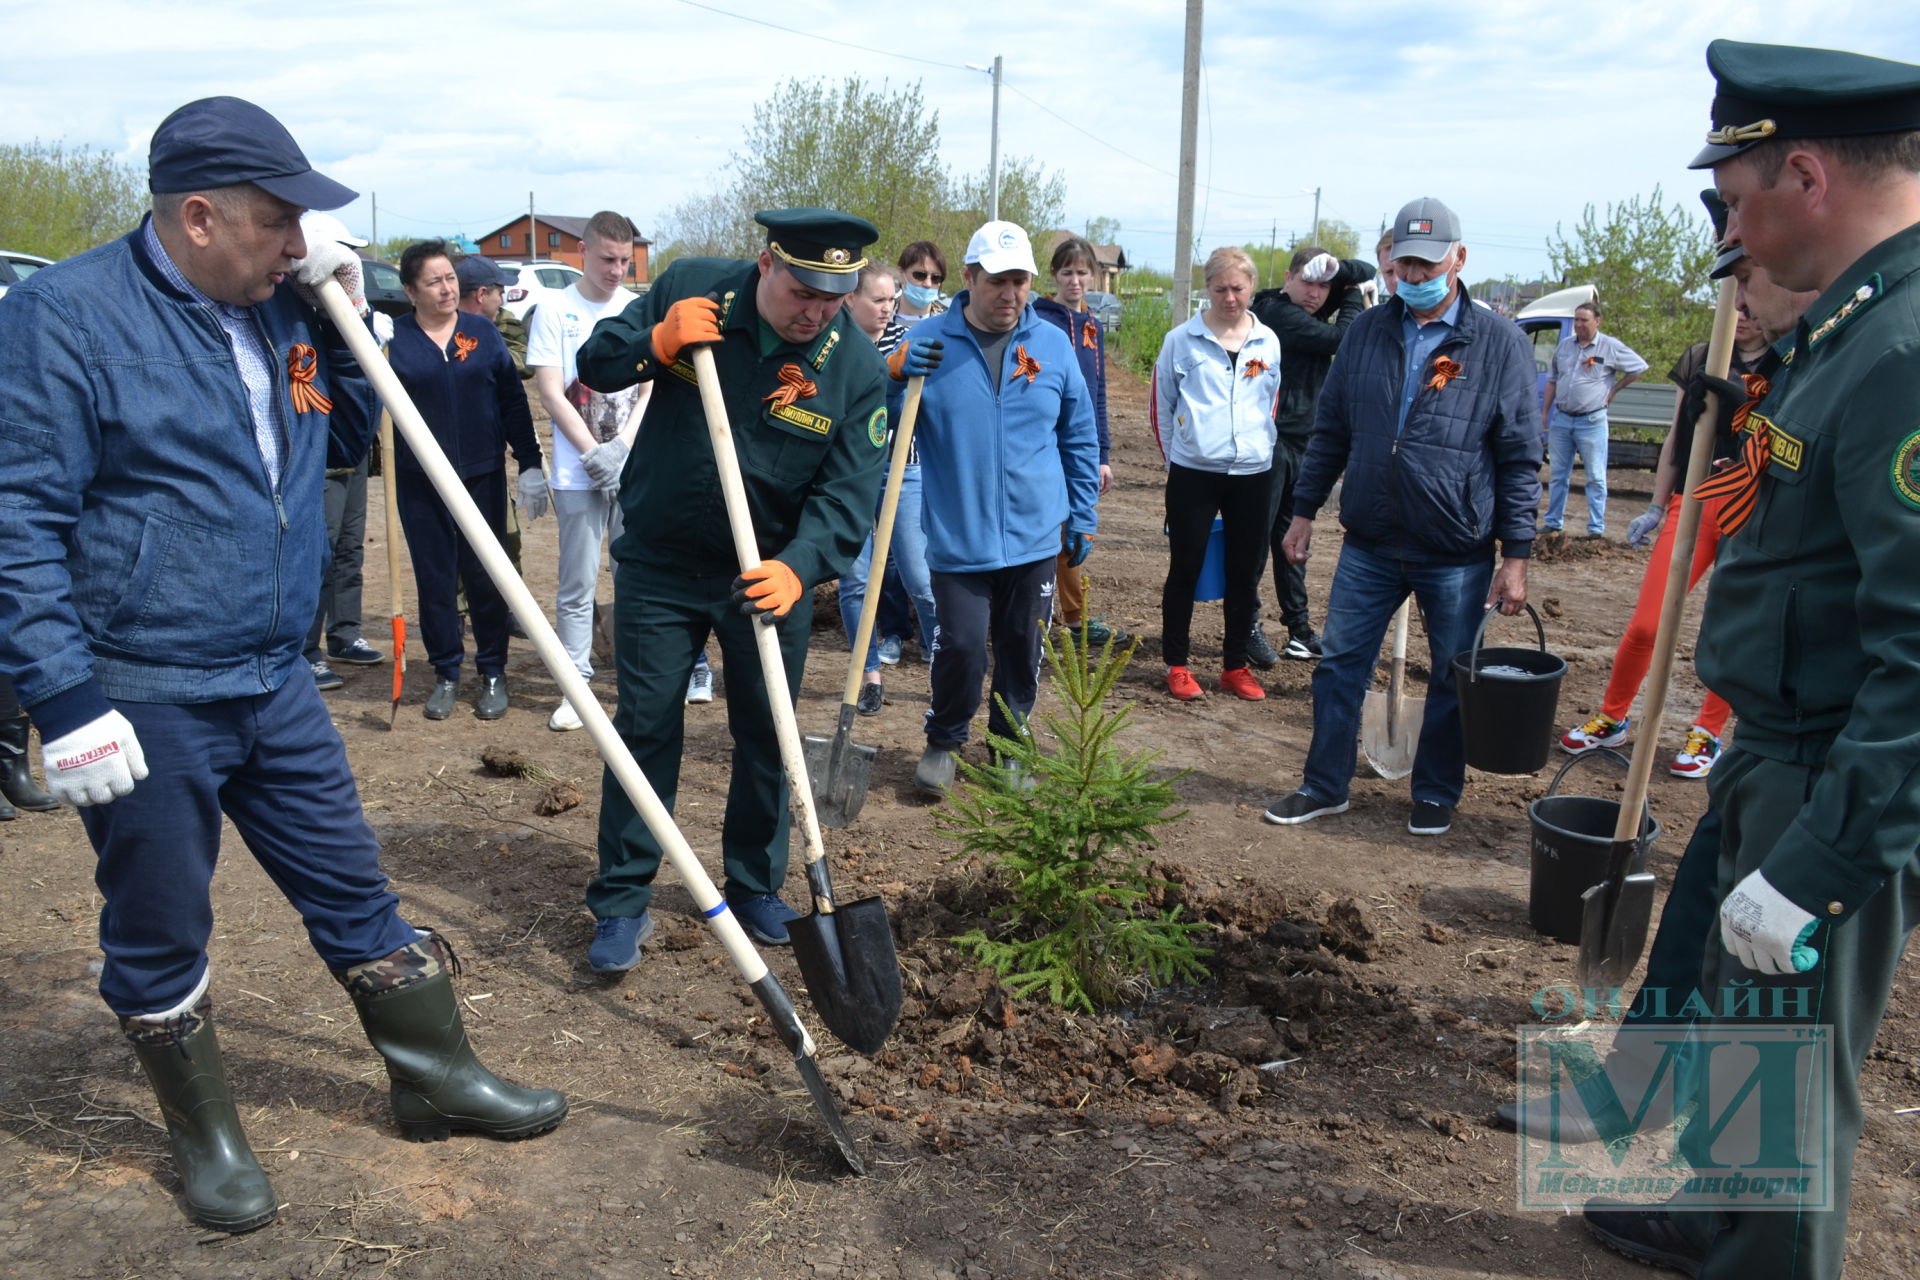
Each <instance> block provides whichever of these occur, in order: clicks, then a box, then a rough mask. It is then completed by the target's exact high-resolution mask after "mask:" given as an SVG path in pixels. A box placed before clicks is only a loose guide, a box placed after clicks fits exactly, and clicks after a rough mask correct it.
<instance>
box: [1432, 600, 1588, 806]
mask: <svg viewBox="0 0 1920 1280" xmlns="http://www.w3.org/2000/svg"><path fill="white" fill-rule="evenodd" d="M1526 609H1527V613H1528V614H1529V615H1530V616H1531V617H1532V618H1533V629H1534V631H1536V632H1537V633H1538V634H1539V636H1540V647H1539V648H1538V649H1507V648H1500V649H1483V648H1481V647H1480V643H1481V641H1482V640H1484V639H1486V635H1487V624H1488V623H1489V622H1492V621H1493V619H1494V617H1495V616H1496V615H1497V612H1498V611H1497V610H1493V609H1489V610H1487V616H1486V617H1484V618H1482V619H1480V629H1479V630H1477V631H1475V632H1474V633H1473V648H1472V649H1470V650H1468V651H1467V652H1466V653H1457V654H1455V655H1454V656H1453V682H1454V688H1455V689H1456V690H1457V691H1458V693H1459V695H1460V731H1461V733H1462V734H1463V735H1464V736H1465V738H1466V754H1467V763H1468V764H1470V765H1472V766H1473V767H1474V768H1476V769H1479V770H1481V771H1482V772H1485V773H1538V772H1539V771H1540V770H1541V769H1542V768H1543V767H1545V765H1546V763H1547V752H1548V751H1549V750H1550V749H1551V748H1552V746H1553V739H1554V726H1555V724H1557V723H1558V718H1559V711H1560V681H1561V680H1562V679H1563V678H1564V677H1565V676H1566V674H1567V663H1566V660H1565V659H1564V658H1561V657H1559V656H1558V655H1556V654H1551V653H1548V652H1547V629H1546V628H1545V627H1543V626H1541V625H1540V615H1539V614H1537V613H1534V611H1533V606H1532V605H1528V606H1526ZM1488 668H1493V669H1492V670H1488Z"/></svg>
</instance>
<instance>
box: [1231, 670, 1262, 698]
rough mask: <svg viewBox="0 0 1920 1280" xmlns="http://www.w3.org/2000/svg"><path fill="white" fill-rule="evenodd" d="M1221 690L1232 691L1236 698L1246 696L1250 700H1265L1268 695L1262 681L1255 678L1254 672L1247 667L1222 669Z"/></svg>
mask: <svg viewBox="0 0 1920 1280" xmlns="http://www.w3.org/2000/svg"><path fill="white" fill-rule="evenodd" d="M1220 691H1221V692H1222V693H1230V694H1232V695H1233V696H1234V697H1236V698H1244V699H1246V700H1247V701H1248V702H1264V701H1266V697H1267V691H1266V690H1265V689H1262V688H1261V687H1260V682H1259V681H1258V680H1255V679H1254V678H1253V672H1251V671H1249V670H1247V669H1246V668H1245V667H1235V668H1233V670H1231V671H1222V672H1221V673H1220Z"/></svg>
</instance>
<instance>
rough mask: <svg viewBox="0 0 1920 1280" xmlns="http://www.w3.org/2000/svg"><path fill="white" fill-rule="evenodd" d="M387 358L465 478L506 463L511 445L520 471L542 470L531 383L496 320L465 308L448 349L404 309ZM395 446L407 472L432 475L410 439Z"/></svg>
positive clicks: (398, 459)
mask: <svg viewBox="0 0 1920 1280" xmlns="http://www.w3.org/2000/svg"><path fill="white" fill-rule="evenodd" d="M502 314H505V313H504V312H503V313H502ZM462 338H465V339H466V341H465V342H462V341H461V339H462ZM387 358H388V359H389V360H391V361H392V362H393V372H394V376H395V377H397V378H399V379H400V385H401V386H403V387H405V388H406V391H407V396H408V398H409V399H411V400H412V401H413V407H414V408H416V409H418V410H419V411H420V416H421V417H422V418H424V419H426V423H427V429H428V430H429V431H431V432H433V438H434V440H435V441H436V442H438V443H439V445H440V450H441V452H443V453H445V454H446V455H447V461H448V462H450V463H452V464H453V469H454V472H455V473H456V474H457V475H459V477H460V478H461V479H462V480H471V479H473V478H474V477H475V476H484V475H486V474H488V473H489V472H493V471H498V470H500V469H501V468H502V467H503V466H504V465H505V464H504V463H503V462H502V460H501V450H502V449H503V448H511V449H512V450H513V457H514V461H516V462H518V463H519V464H520V470H522V471H528V470H532V471H538V470H539V469H540V439H539V437H538V436H536V435H534V432H533V412H532V410H530V409H529V408H528V407H527V392H526V388H525V387H524V386H523V385H522V384H521V382H520V371H519V370H518V369H516V368H514V365H513V353H512V352H510V351H508V350H507V340H506V339H505V338H503V337H502V336H501V335H500V330H499V329H497V328H495V327H494V324H493V322H492V321H491V320H488V319H487V318H486V317H485V316H477V315H473V314H471V313H469V312H465V311H462V312H460V313H459V315H458V316H457V317H456V319H455V322H454V326H453V336H452V337H450V338H448V339H447V345H446V348H445V349H444V350H443V349H441V348H440V347H439V346H437V345H435V343H434V341H433V339H432V338H429V337H428V336H427V335H426V331H425V330H423V329H421V327H420V320H419V318H418V317H416V316H401V317H400V318H399V319H398V320H396V321H394V325H393V342H392V344H391V345H390V346H388V348H387ZM393 448H394V453H395V455H396V458H395V461H396V462H397V464H398V466H399V467H400V469H401V470H402V471H407V472H410V473H412V474H414V475H422V474H424V472H425V468H424V467H422V466H421V465H420V459H419V458H417V457H415V456H414V452H413V448H412V446H411V445H409V444H408V443H407V442H406V441H405V440H404V439H401V440H395V441H394V444H393Z"/></svg>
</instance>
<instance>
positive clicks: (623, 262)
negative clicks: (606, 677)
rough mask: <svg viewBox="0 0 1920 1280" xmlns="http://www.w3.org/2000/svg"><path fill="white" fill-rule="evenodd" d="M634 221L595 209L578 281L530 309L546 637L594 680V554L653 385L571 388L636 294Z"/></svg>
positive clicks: (563, 718) (553, 725) (570, 724)
mask: <svg viewBox="0 0 1920 1280" xmlns="http://www.w3.org/2000/svg"><path fill="white" fill-rule="evenodd" d="M633 240H634V231H633V223H631V222H629V221H628V220H627V219H626V218H625V217H623V216H622V215H620V214H618V213H613V212H611V211H605V210H603V211H602V212H600V213H596V214H594V215H593V217H591V218H589V219H588V220H587V227H586V238H585V239H583V240H581V241H580V254H581V258H582V262H583V265H584V266H585V269H586V274H585V275H584V276H582V277H581V278H580V279H579V280H576V281H574V283H572V284H571V285H569V286H567V288H566V289H565V291H563V292H562V293H561V294H560V296H559V297H557V298H551V299H548V300H547V301H545V302H543V303H541V304H540V305H539V306H538V307H537V308H535V310H534V313H533V324H532V326H531V327H530V329H529V330H528V333H527V367H528V368H529V369H532V370H533V385H534V389H535V390H536V391H538V392H539V394H540V403H541V404H542V405H544V406H545V407H546V410H547V416H548V417H550V418H552V419H553V465H552V469H551V471H550V472H549V477H548V484H549V486H550V488H551V491H552V495H553V514H554V516H555V518H556V519H557V520H558V521H559V525H560V571H559V588H558V590H557V591H556V592H555V599H554V630H556V631H557V632H559V633H560V643H561V644H563V645H564V646H566V650H567V656H568V657H570V658H572V659H573V665H574V667H575V669H576V670H578V671H579V672H580V675H581V677H582V678H583V679H590V678H592V676H593V598H594V589H595V586H596V584H597V583H598V582H599V580H600V551H601V548H602V546H603V545H604V543H605V542H606V540H607V539H608V538H609V537H618V536H619V535H620V500H619V494H620V472H621V470H622V469H623V468H624V467H625V466H626V462H627V453H628V450H629V448H630V447H631V446H632V444H633V438H634V434H635V432H637V431H638V430H639V426H640V412H641V409H642V408H643V407H644V405H645V402H646V396H647V393H648V391H649V390H650V389H651V384H649V383H642V384H641V385H640V386H638V387H632V388H628V389H627V390H625V391H620V392H616V393H614V394H613V395H601V394H600V393H599V392H595V391H588V390H587V389H586V388H584V387H582V386H581V385H580V384H579V379H578V376H577V374H576V372H575V363H574V358H575V356H576V354H577V353H578V352H579V350H580V346H581V344H582V343H584V342H585V341H586V340H587V335H588V334H589V333H592V332H593V326H594V325H595V324H597V323H599V322H600V321H601V320H603V319H605V318H606V317H608V316H615V315H619V314H620V312H621V311H622V310H623V309H624V308H625V307H626V305H627V304H628V303H629V302H632V301H633V300H634V298H635V297H636V296H638V295H636V294H634V293H631V292H629V291H628V290H626V289H624V288H622V287H621V284H622V282H624V281H625V280H626V277H627V268H628V266H629V265H630V264H631V263H632V262H633ZM579 727H580V716H579V713H577V712H576V711H575V710H574V709H573V705H572V704H571V703H569V702H568V701H567V700H566V699H564V698H563V699H561V701H560V705H559V707H558V708H557V709H555V711H554V713H553V716H552V718H551V719H549V720H548V721H547V728H549V729H554V730H559V731H565V730H568V729H578V728H579Z"/></svg>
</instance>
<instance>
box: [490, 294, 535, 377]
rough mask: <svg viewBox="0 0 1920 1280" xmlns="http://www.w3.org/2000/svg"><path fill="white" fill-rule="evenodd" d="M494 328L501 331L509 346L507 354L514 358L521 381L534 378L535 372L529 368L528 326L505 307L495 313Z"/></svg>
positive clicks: (514, 365)
mask: <svg viewBox="0 0 1920 1280" xmlns="http://www.w3.org/2000/svg"><path fill="white" fill-rule="evenodd" d="M493 327H494V328H496V329H498V330H499V331H500V337H501V338H502V339H504V340H505V342H506V344H507V354H508V355H510V356H512V357H513V367H514V368H515V369H516V370H518V371H519V373H520V381H522V382H525V381H526V380H527V379H529V378H531V377H533V370H531V369H529V368H527V326H526V323H525V322H524V321H522V320H520V319H519V318H518V317H517V316H515V315H514V314H513V312H511V311H509V310H507V309H506V308H505V307H502V308H500V310H499V311H498V312H497V313H495V315H494V317H493Z"/></svg>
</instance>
